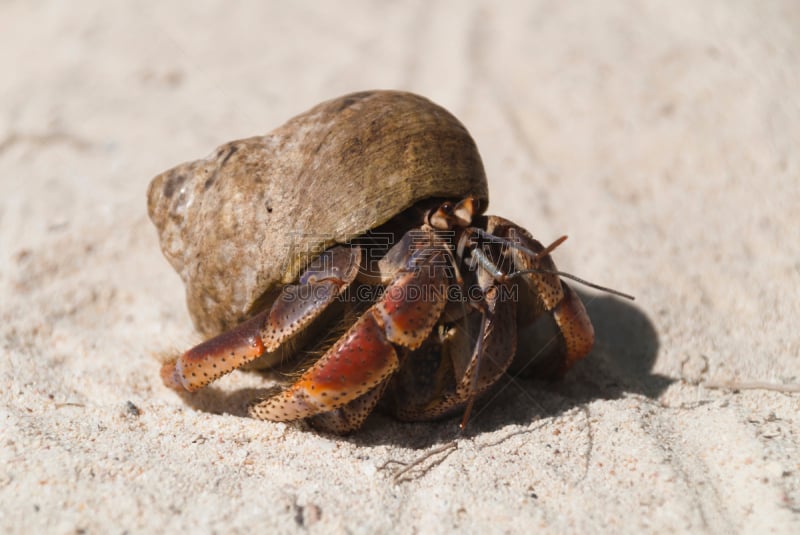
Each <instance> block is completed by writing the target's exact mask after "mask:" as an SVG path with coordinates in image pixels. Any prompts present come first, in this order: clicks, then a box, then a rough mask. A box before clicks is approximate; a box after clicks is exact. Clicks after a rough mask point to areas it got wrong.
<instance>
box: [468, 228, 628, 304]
mask: <svg viewBox="0 0 800 535" xmlns="http://www.w3.org/2000/svg"><path fill="white" fill-rule="evenodd" d="M475 232H477V233H478V234H480V235H481V236H482V237H483V238H485V239H487V240H490V241H493V242H495V243H502V244H505V245H508V246H509V247H511V248H513V249H517V250H518V251H522V252H523V253H525V254H527V255H528V256H530V257H531V259H532V260H533V261H534V262H538V261H539V260H541V259H542V258H544V257H545V256H547V255H549V254H550V253H552V252H553V250H555V249H556V248H557V247H558V246H559V245H561V244H562V243H564V242H565V241H566V240H567V237H566V236H561V237H560V238H558V239H556V240H555V241H554V242H553V243H551V244H550V245H548V246H547V247H545V248H544V249H542V250H541V251H539V252H538V253H537V252H534V251H532V250H531V249H529V248H527V247H524V246H522V245H520V244H519V243H517V242H515V241H514V240H509V239H506V238H501V237H500V236H495V235H494V234H490V233H488V232H486V231H485V230H481V229H479V228H475ZM529 273H549V274H551V275H558V276H559V277H564V278H565V279H570V280H574V281H575V282H578V283H580V284H583V285H584V286H588V287H589V288H594V289H595V290H600V291H601V292H606V293H609V294H611V295H616V296H617V297H622V298H624V299H630V300H631V301H633V300H635V298H634V297H633V296H632V295H630V294H626V293H625V292H620V291H619V290H615V289H613V288H609V287H607V286H600V285H599V284H595V283H593V282H589V281H587V280H586V279H582V278H580V277H576V276H575V275H573V274H571V273H567V272H565V271H557V270H555V269H546V268H533V269H523V270H520V271H514V272H513V273H509V274H508V275H507V277H508V278H509V279H510V278H513V277H517V276H519V275H526V274H529Z"/></svg>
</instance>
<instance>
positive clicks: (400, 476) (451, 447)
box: [378, 440, 458, 483]
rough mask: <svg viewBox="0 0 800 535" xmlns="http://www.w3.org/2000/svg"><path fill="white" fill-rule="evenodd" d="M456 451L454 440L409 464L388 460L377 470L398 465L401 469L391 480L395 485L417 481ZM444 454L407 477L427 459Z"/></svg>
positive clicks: (456, 445) (456, 444) (456, 446)
mask: <svg viewBox="0 0 800 535" xmlns="http://www.w3.org/2000/svg"><path fill="white" fill-rule="evenodd" d="M457 449H458V443H457V442H456V441H455V440H453V441H451V442H448V443H447V444H445V445H443V446H439V447H438V448H434V449H432V450H431V451H428V452H426V453H424V454H422V455H420V456H419V457H417V458H416V459H414V460H413V461H411V462H410V463H404V462H402V461H396V460H394V459H389V460H388V461H386V462H385V463H383V464H382V465H381V466H380V468H378V469H379V470H385V469H387V468H388V467H389V464H390V463H391V464H399V465H401V466H402V467H403V468H401V469H399V470H398V471H397V472H395V473H394V475H393V478H394V481H395V483H401V482H403V481H411V480H414V479H419V478H420V477H422V476H424V475H425V474H427V473H428V472H429V471H430V470H431V469H432V468H433V467H435V466H438V465H439V464H441V463H442V462H443V461H444V460H445V459H447V458H448V457H449V456H450V452H452V451H455V450H457ZM445 452H448V453H447V455H443V456H442V457H440V458H439V459H434V460H433V461H431V462H430V464H428V465H427V466H423V467H422V468H420V470H419V471H418V472H417V473H415V474H411V475H408V474H409V472H410V471H411V470H413V469H414V468H416V467H418V466H420V465H421V464H422V463H424V462H425V461H427V460H428V459H430V458H431V457H433V456H434V455H438V454H440V453H445Z"/></svg>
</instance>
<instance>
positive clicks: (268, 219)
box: [148, 91, 594, 433]
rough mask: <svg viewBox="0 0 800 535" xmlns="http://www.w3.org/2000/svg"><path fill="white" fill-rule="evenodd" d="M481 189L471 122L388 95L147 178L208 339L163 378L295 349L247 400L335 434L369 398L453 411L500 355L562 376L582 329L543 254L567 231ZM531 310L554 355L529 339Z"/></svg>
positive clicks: (180, 385) (274, 362) (332, 107)
mask: <svg viewBox="0 0 800 535" xmlns="http://www.w3.org/2000/svg"><path fill="white" fill-rule="evenodd" d="M487 204H488V189H487V184H486V177H485V174H484V170H483V164H482V162H481V159H480V156H479V154H478V151H477V148H476V146H475V143H474V141H473V140H472V138H471V137H470V135H469V133H468V132H467V131H466V129H465V128H464V126H463V125H462V124H461V123H460V122H459V121H458V120H457V119H455V117H453V116H452V115H451V114H450V113H449V112H447V111H446V110H444V109H443V108H441V107H440V106H438V105H436V104H434V103H432V102H430V101H429V100H427V99H424V98H423V97H420V96H417V95H413V94H410V93H404V92H396V91H369V92H362V93H354V94H350V95H346V96H343V97H340V98H336V99H333V100H329V101H327V102H323V103H322V104H319V105H318V106H316V107H314V108H312V109H311V110H309V111H307V112H305V113H303V114H301V115H298V116H297V117H294V118H293V119H291V120H289V121H288V122H287V123H286V124H284V125H283V126H281V127H279V128H278V129H276V130H274V131H272V132H271V133H269V134H267V135H265V136H262V137H254V138H249V139H243V140H239V141H233V142H231V143H228V144H226V145H223V146H221V147H220V148H218V149H217V150H216V151H215V152H214V153H213V154H212V155H211V156H210V157H209V158H206V159H204V160H198V161H195V162H190V163H185V164H182V165H179V166H177V167H175V168H173V169H171V170H169V171H166V172H164V173H162V174H160V175H158V176H156V177H155V178H154V179H153V181H152V183H151V184H150V188H149V191H148V208H149V213H150V217H151V219H152V220H153V222H154V223H155V225H156V227H157V229H158V232H159V237H160V241H161V247H162V250H163V252H164V255H165V256H166V257H167V259H168V260H169V261H170V263H171V264H172V265H173V267H174V268H175V269H176V270H177V271H178V273H179V274H180V276H181V277H182V279H183V281H184V283H185V285H186V294H187V303H188V307H189V311H190V313H191V315H192V318H193V321H194V323H195V325H196V327H197V328H198V330H199V331H200V332H201V333H203V334H204V335H206V336H207V337H209V339H208V340H207V341H206V342H203V343H201V344H200V345H198V346H196V347H194V348H191V349H189V350H188V351H186V352H185V353H183V354H182V355H180V356H178V357H177V358H175V359H171V360H170V361H168V362H167V363H165V364H164V365H163V367H162V370H161V377H162V379H163V381H164V383H165V384H166V385H167V386H169V387H171V388H173V389H175V390H178V391H195V390H198V389H200V388H202V387H204V386H206V385H207V384H209V383H210V382H212V381H214V380H215V379H217V378H219V377H220V376H221V375H223V374H226V373H229V372H231V371H232V370H234V369H237V368H241V367H256V368H276V367H277V368H283V367H286V365H287V363H296V368H295V370H294V371H293V373H290V374H289V375H288V382H289V385H288V386H287V387H286V388H284V389H283V390H281V391H280V392H278V393H277V394H274V395H272V396H270V397H268V398H266V399H263V400H255V401H254V402H253V404H252V405H251V407H250V414H251V415H252V416H254V417H256V418H261V419H266V420H272V421H296V420H307V421H308V422H309V423H310V424H311V425H312V426H314V427H316V428H318V429H321V430H324V431H329V432H334V433H348V432H351V431H354V430H356V429H358V428H359V427H360V426H361V425H362V423H363V422H364V420H365V419H366V417H367V416H368V415H369V414H370V412H371V411H372V410H373V409H374V408H375V407H376V405H378V404H380V405H381V406H382V407H383V408H385V409H386V410H388V411H389V412H391V413H392V414H394V415H395V416H396V417H398V418H400V419H403V420H429V419H435V418H438V417H441V416H443V415H446V414H450V413H453V412H455V411H458V410H464V418H463V420H462V425H464V424H465V423H466V418H467V414H468V413H469V410H470V408H471V406H472V403H473V402H474V401H475V399H476V398H478V397H479V396H480V395H481V394H482V393H484V392H486V391H487V390H488V389H490V388H491V387H492V386H493V385H494V384H495V383H496V382H497V381H498V379H499V378H500V377H501V376H502V375H503V374H504V373H506V371H507V370H508V369H509V368H510V367H514V368H515V369H517V370H526V371H527V372H529V373H533V374H537V375H538V376H541V377H553V376H559V375H560V374H563V373H564V372H565V371H566V370H567V369H568V368H569V367H570V366H571V365H572V364H573V363H575V362H576V361H578V360H579V359H581V358H583V357H584V356H586V354H587V353H588V352H589V351H590V350H591V348H592V344H593V341H594V331H593V328H592V325H591V322H590V321H589V318H588V316H587V314H586V311H585V309H584V307H583V304H582V303H581V301H580V299H579V298H578V296H577V295H576V294H575V292H574V291H573V290H572V289H571V288H570V287H569V286H568V285H567V284H566V283H564V282H563V281H562V280H561V278H560V277H561V276H564V274H562V273H560V272H558V271H557V269H556V267H555V265H554V263H553V261H552V259H551V255H550V253H551V252H552V250H553V249H554V248H555V247H556V246H557V245H558V244H559V243H560V242H561V241H563V239H562V240H557V241H556V242H554V243H553V244H552V245H550V246H548V247H543V246H542V245H541V244H540V243H539V242H538V241H536V240H535V239H534V238H533V237H532V236H531V235H530V234H529V233H528V232H527V231H526V230H524V229H522V228H521V227H519V226H517V225H515V224H514V223H511V222H510V221H507V220H505V219H503V218H501V217H497V216H491V215H483V212H484V210H485V208H486V206H487ZM543 321H548V322H549V323H550V325H551V326H552V327H554V329H553V336H552V337H551V338H552V339H554V340H555V341H556V342H557V343H556V344H555V346H556V350H555V351H554V352H551V355H550V356H549V357H548V358H538V357H535V355H537V354H538V348H537V347H532V346H531V344H532V343H541V341H539V342H534V340H535V338H536V336H538V333H540V332H541V329H540V327H539V324H540V323H541V322H543ZM549 341H551V340H550V339H548V340H545V342H549Z"/></svg>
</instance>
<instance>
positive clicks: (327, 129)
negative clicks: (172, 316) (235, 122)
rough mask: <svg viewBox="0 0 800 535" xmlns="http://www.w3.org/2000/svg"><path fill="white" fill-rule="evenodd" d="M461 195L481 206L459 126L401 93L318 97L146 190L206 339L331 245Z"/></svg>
mask: <svg viewBox="0 0 800 535" xmlns="http://www.w3.org/2000/svg"><path fill="white" fill-rule="evenodd" d="M467 195H473V196H475V197H477V198H478V199H480V200H481V201H482V204H483V206H484V207H485V206H486V204H488V187H487V183H486V176H485V173H484V170H483V163H482V162H481V158H480V155H479V154H478V149H477V147H476V146H475V142H474V141H473V140H472V138H471V137H470V135H469V133H468V132H467V130H466V128H464V126H463V125H462V124H461V123H460V122H459V121H458V120H457V119H456V118H455V117H453V115H451V114H450V113H449V112H448V111H447V110H445V109H444V108H442V107H440V106H438V105H436V104H434V103H432V102H431V101H429V100H427V99H425V98H423V97H420V96H418V95H414V94H411V93H404V92H399V91H365V92H360V93H353V94H349V95H345V96H342V97H339V98H335V99H333V100H328V101H326V102H323V103H321V104H319V105H317V106H315V107H314V108H312V109H310V110H308V111H307V112H305V113H302V114H300V115H298V116H296V117H294V118H292V119H290V120H289V121H287V122H286V123H285V124H284V125H283V126H280V127H278V128H276V129H275V130H273V131H272V132H270V133H269V134H267V135H264V136H258V137H251V138H247V139H241V140H238V141H231V142H230V143H226V144H224V145H222V146H220V147H219V148H218V149H217V150H216V151H215V152H214V153H213V154H212V155H211V156H209V157H208V158H205V159H202V160H196V161H194V162H187V163H183V164H181V165H178V166H177V167H174V168H172V169H170V170H168V171H165V172H163V173H161V174H159V175H158V176H156V177H155V178H154V179H153V180H152V182H151V183H150V187H149V190H148V194H147V196H148V211H149V214H150V218H151V220H152V221H153V223H154V224H155V225H156V228H157V229H158V235H159V239H160V242H161V249H162V251H163V253H164V256H165V257H166V258H167V260H168V261H169V262H170V264H171V265H172V267H173V268H175V270H176V271H177V272H178V274H179V275H180V276H181V278H182V279H183V281H184V284H185V285H186V301H187V305H188V308H189V312H190V314H191V316H192V319H193V321H194V324H195V326H196V327H197V329H198V330H199V331H200V332H201V333H203V334H204V335H206V336H213V335H215V334H218V333H220V332H222V331H224V330H226V329H229V328H230V327H232V326H234V325H236V324H237V323H239V322H241V321H242V320H243V319H245V318H247V317H248V316H249V315H252V314H253V313H254V312H255V310H254V308H255V307H256V306H257V304H259V303H260V302H261V301H263V296H265V295H269V294H270V293H271V292H275V291H276V290H277V289H279V288H280V286H281V285H283V284H287V283H290V282H292V281H294V280H295V279H296V278H297V276H298V274H299V273H300V271H301V270H302V269H303V268H304V267H305V266H306V265H307V264H308V262H310V261H311V260H312V259H313V257H315V256H316V255H318V254H319V253H320V252H321V251H323V250H324V249H326V248H328V247H330V246H331V245H333V244H334V243H344V242H346V241H348V240H350V239H352V238H353V237H355V236H358V235H360V234H363V233H364V232H366V231H368V230H370V229H374V228H375V227H377V226H379V225H382V224H384V223H386V222H387V221H389V220H391V219H392V218H393V217H395V216H396V215H398V214H400V213H401V212H403V211H404V210H406V209H408V208H409V207H411V206H413V205H415V204H417V203H420V202H421V201H424V200H426V199H431V198H449V199H460V198H462V197H465V196H467ZM417 224H418V223H417ZM398 230H405V229H398Z"/></svg>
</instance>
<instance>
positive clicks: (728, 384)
mask: <svg viewBox="0 0 800 535" xmlns="http://www.w3.org/2000/svg"><path fill="white" fill-rule="evenodd" d="M701 386H704V387H706V388H709V389H712V390H770V391H772V392H783V393H784V394H795V393H800V384H798V383H788V384H781V383H768V382H766V381H741V382H737V381H709V382H707V383H701Z"/></svg>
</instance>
